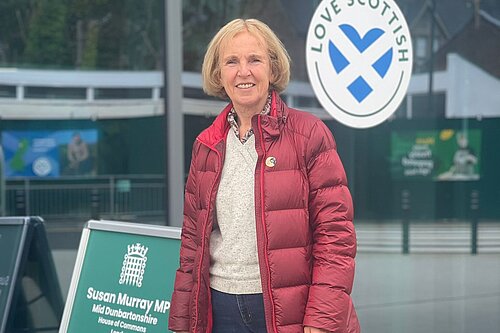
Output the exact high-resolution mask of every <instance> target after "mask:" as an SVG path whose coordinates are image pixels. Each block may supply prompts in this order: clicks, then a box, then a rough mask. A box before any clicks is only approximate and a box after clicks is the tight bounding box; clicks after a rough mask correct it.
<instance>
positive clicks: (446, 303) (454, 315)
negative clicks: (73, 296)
mask: <svg viewBox="0 0 500 333" xmlns="http://www.w3.org/2000/svg"><path fill="white" fill-rule="evenodd" d="M53 254H54V260H55V263H56V266H57V271H58V275H59V279H60V283H61V288H62V290H63V293H64V297H66V293H67V291H68V288H69V283H70V279H71V274H72V271H73V265H74V262H75V259H76V250H64V249H60V250H54V251H53ZM353 298H354V301H355V304H356V307H357V311H358V315H359V319H360V322H361V325H362V331H363V332H366V333H417V332H418V333H422V332H426V333H498V332H500V316H499V314H500V254H479V255H476V256H472V255H469V254H410V255H402V254H393V253H360V254H359V255H358V259H357V268H356V281H355V287H354V292H353Z"/></svg>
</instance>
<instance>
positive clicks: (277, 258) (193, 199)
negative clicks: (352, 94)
mask: <svg viewBox="0 0 500 333" xmlns="http://www.w3.org/2000/svg"><path fill="white" fill-rule="evenodd" d="M289 75H290V59H289V56H288V53H287V51H286V50H285V48H284V46H283V44H282V43H281V41H280V40H279V39H278V37H277V36H276V35H275V34H274V32H273V31H272V30H271V29H270V28H269V27H268V26H267V25H266V24H264V23H262V22H260V21H258V20H255V19H248V20H243V19H236V20H233V21H231V22H229V23H227V24H226V25H225V26H224V27H222V28H221V29H220V30H219V32H218V33H217V34H216V35H215V37H214V38H213V39H212V41H211V42H210V44H209V45H208V48H207V51H206V54H205V58H204V62H203V66H202V76H203V89H204V90H205V92H206V93H207V94H208V95H213V96H217V97H220V98H223V99H229V101H230V103H229V104H228V105H227V107H225V108H224V109H223V110H222V112H221V113H220V115H219V116H218V117H217V118H216V119H215V120H214V122H213V124H212V125H211V126H209V127H208V128H207V129H206V130H204V131H203V132H202V133H201V134H200V135H199V136H198V137H197V139H196V140H195V143H194V146H193V150H192V160H191V165H190V171H189V175H188V179H187V183H186V191H185V206H184V221H183V227H182V237H181V250H180V267H179V269H178V270H177V273H176V279H175V284H174V292H173V295H172V302H171V308H170V316H169V324H168V326H169V329H170V330H172V331H175V332H178V333H179V332H215V333H224V332H242V333H244V332H259V333H260V332H276V333H277V332H297V333H299V332H300V333H302V332H306V333H318V332H338V333H341V332H342V333H357V332H360V328H359V322H358V319H357V315H356V311H355V309H354V305H353V302H352V299H351V296H350V293H351V290H352V286H353V279H354V270H355V255H356V235H355V229H354V225H353V222H352V220H353V204H352V199H351V195H350V191H349V189H348V187H347V180H346V174H345V172H344V168H343V166H342V163H341V161H340V158H339V156H338V154H337V150H336V143H335V141H334V138H333V136H332V134H331V132H330V130H329V129H328V128H327V127H326V125H325V124H324V123H323V122H322V121H321V120H320V119H318V118H316V117H314V116H313V115H311V114H309V113H306V112H302V111H298V110H295V109H292V108H290V107H288V106H287V105H286V104H285V103H284V102H283V101H282V100H281V98H280V96H279V94H280V93H281V92H283V91H284V89H285V88H286V86H287V84H288V82H289Z"/></svg>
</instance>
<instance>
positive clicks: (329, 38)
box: [306, 0, 413, 128]
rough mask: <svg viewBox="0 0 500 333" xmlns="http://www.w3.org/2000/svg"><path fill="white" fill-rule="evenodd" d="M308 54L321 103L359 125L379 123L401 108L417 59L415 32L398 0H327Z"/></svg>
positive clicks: (348, 122)
mask: <svg viewBox="0 0 500 333" xmlns="http://www.w3.org/2000/svg"><path fill="white" fill-rule="evenodd" d="M306 57H307V71H308V74H309V79H310V81H311V85H312V87H313V89H314V92H315V94H316V96H317V98H318V100H319V102H320V103H321V105H322V106H323V107H324V108H325V110H326V111H327V112H328V113H330V114H331V115H332V116H333V117H334V118H336V119H337V120H338V121H340V122H342V123H343V124H345V125H347V126H350V127H355V128H367V127H372V126H376V125H378V124H380V123H382V122H383V121H385V120H386V119H387V118H389V117H390V116H391V115H392V114H393V113H394V111H396V109H397V108H398V106H399V104H400V103H401V101H402V100H403V98H404V96H405V94H406V90H407V89H408V84H409V81H410V77H411V71H412V64H413V56H412V44H411V38H410V31H409V29H408V25H407V24H406V21H405V18H404V16H403V14H402V13H401V11H400V9H399V8H398V6H397V5H396V3H395V2H394V1H393V0H323V1H322V2H321V3H320V4H319V6H318V8H317V9H316V12H315V13H314V16H313V18H312V20H311V24H310V26H309V31H308V34H307V43H306Z"/></svg>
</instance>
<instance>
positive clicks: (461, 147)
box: [438, 132, 479, 180]
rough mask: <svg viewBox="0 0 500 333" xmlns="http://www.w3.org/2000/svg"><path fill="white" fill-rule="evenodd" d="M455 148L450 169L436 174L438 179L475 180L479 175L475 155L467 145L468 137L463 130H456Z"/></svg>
mask: <svg viewBox="0 0 500 333" xmlns="http://www.w3.org/2000/svg"><path fill="white" fill-rule="evenodd" d="M456 138H457V150H456V151H455V154H453V164H452V166H451V167H450V169H449V170H448V171H446V172H443V173H442V174H440V175H439V176H438V179H439V180H477V179H479V175H478V174H477V173H476V171H475V168H476V165H477V162H478V160H477V157H476V155H475V154H474V152H473V151H472V149H471V148H470V147H469V139H468V138H467V134H466V133H464V132H458V133H457V135H456Z"/></svg>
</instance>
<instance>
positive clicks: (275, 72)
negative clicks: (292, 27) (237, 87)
mask: <svg viewBox="0 0 500 333" xmlns="http://www.w3.org/2000/svg"><path fill="white" fill-rule="evenodd" d="M242 31H248V32H249V33H251V34H252V35H254V36H255V37H257V38H259V39H261V40H263V41H264V42H265V46H266V47H267V51H268V54H269V60H270V64H271V80H272V81H273V82H270V86H271V89H274V90H275V91H276V92H277V93H281V92H283V91H284V90H285V88H286V87H287V85H288V81H289V80H290V56H289V55H288V52H287V51H286V49H285V46H284V45H283V43H282V42H281V41H280V40H279V38H278V37H277V36H276V34H275V33H274V32H273V31H272V30H271V28H269V27H268V26H267V25H266V24H265V23H263V22H261V21H259V20H256V19H246V20H244V19H235V20H233V21H231V22H229V23H227V24H226V25H225V26H223V27H222V28H221V29H220V30H219V31H218V32H217V34H216V35H215V36H214V37H213V38H212V40H211V41H210V43H209V44H208V47H207V52H206V53H205V58H204V59H203V66H202V68H201V75H202V78H203V91H205V93H207V94H208V95H211V96H215V97H220V98H223V99H225V98H227V97H228V96H227V94H226V91H225V90H224V87H223V86H222V83H221V68H220V56H221V51H222V48H223V46H224V44H225V43H226V42H227V41H230V40H231V39H232V38H233V37H234V36H236V35H237V34H238V33H240V32H242Z"/></svg>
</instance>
